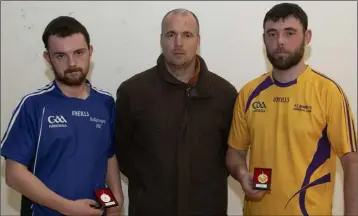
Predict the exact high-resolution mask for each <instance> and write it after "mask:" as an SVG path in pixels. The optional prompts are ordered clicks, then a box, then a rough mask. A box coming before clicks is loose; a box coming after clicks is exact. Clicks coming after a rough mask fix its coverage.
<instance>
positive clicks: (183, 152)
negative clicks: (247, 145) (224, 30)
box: [116, 9, 237, 216]
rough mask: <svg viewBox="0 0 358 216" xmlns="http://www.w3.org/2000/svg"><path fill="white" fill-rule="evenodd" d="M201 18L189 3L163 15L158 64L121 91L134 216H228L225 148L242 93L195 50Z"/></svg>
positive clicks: (120, 129) (120, 137)
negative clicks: (210, 66)
mask: <svg viewBox="0 0 358 216" xmlns="http://www.w3.org/2000/svg"><path fill="white" fill-rule="evenodd" d="M199 44H200V35H199V22H198V19H197V18H196V16H195V15H194V14H193V13H192V12H190V11H188V10H185V9H176V10H173V11H170V12H168V13H167V14H166V15H165V17H164V18H163V21H162V34H161V47H162V50H163V53H162V54H161V55H160V56H159V58H158V60H157V65H156V66H154V67H152V68H150V69H148V70H146V71H144V72H141V73H139V74H136V75H135V76H133V77H131V78H129V79H128V80H126V81H124V82H123V83H122V84H121V85H120V86H119V88H118V90H117V119H116V124H117V125H116V139H117V157H118V161H119V167H120V169H121V171H122V173H123V174H124V175H125V176H127V178H128V180H129V215H130V216H142V215H148V216H149V215H156V216H158V215H168V216H175V215H177V216H187V215H203V216H204V215H205V216H210V215H220V216H222V215H227V213H226V212H227V177H228V171H227V168H226V166H225V152H226V149H227V137H228V133H229V130H230V125H231V117H232V112H233V106H234V103H235V99H236V96H237V91H236V89H235V87H234V86H233V85H231V84H230V83H229V82H228V81H226V80H225V79H223V78H221V77H219V76H218V75H216V74H214V73H212V72H210V71H209V70H208V68H207V66H206V64H205V61H204V60H203V59H202V58H201V57H200V56H199V55H197V54H196V52H197V50H198V48H199Z"/></svg>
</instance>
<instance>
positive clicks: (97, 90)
mask: <svg viewBox="0 0 358 216" xmlns="http://www.w3.org/2000/svg"><path fill="white" fill-rule="evenodd" d="M92 88H93V89H94V90H95V91H96V92H98V93H101V94H105V95H108V96H110V97H112V94H111V93H109V92H108V91H105V90H102V89H99V88H96V87H94V86H92Z"/></svg>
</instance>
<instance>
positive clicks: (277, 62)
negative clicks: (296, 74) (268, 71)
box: [266, 41, 305, 70]
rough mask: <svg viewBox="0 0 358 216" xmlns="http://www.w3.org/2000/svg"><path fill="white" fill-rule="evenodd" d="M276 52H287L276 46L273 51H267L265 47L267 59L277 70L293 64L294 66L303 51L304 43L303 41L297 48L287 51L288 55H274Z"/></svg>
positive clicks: (286, 68)
mask: <svg viewBox="0 0 358 216" xmlns="http://www.w3.org/2000/svg"><path fill="white" fill-rule="evenodd" d="M276 52H287V51H286V50H284V49H280V48H278V49H277V50H275V51H274V53H269V52H268V51H267V48H266V54H267V58H268V60H269V61H270V62H271V64H272V66H273V67H274V68H277V69H279V70H288V69H290V68H291V67H293V66H296V65H297V64H298V63H299V62H300V61H301V59H302V58H303V55H304V53H305V44H304V41H303V42H302V43H301V45H300V47H299V48H297V49H296V50H295V51H294V52H292V53H289V54H288V56H279V55H276ZM287 53H288V52H287Z"/></svg>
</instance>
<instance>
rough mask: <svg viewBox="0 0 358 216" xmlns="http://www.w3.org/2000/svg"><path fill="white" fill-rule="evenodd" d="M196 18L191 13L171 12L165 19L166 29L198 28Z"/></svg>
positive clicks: (190, 29)
mask: <svg viewBox="0 0 358 216" xmlns="http://www.w3.org/2000/svg"><path fill="white" fill-rule="evenodd" d="M197 28H198V27H197V23H196V20H195V18H194V17H193V16H192V15H190V14H175V13H173V14H169V15H168V16H167V17H166V18H165V21H164V31H166V32H168V31H191V32H194V31H196V30H197Z"/></svg>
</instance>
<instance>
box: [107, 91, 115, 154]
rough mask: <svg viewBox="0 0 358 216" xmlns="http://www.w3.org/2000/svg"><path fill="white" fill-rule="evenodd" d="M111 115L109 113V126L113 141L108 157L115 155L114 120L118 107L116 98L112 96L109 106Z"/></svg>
mask: <svg viewBox="0 0 358 216" xmlns="http://www.w3.org/2000/svg"><path fill="white" fill-rule="evenodd" d="M109 111H110V115H109V126H110V136H111V143H110V148H109V150H108V158H111V157H113V155H114V154H115V140H114V126H115V125H114V122H115V119H116V116H115V115H116V107H115V102H114V99H113V98H111V102H110V107H109Z"/></svg>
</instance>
